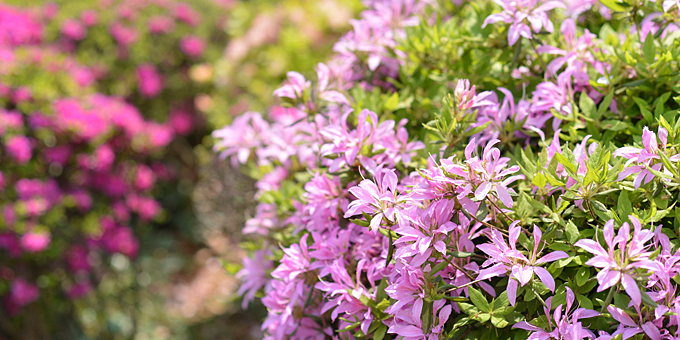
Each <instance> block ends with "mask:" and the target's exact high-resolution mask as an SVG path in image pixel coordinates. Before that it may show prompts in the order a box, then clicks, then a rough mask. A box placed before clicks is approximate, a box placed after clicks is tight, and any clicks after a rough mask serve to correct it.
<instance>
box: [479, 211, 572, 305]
mask: <svg viewBox="0 0 680 340" xmlns="http://www.w3.org/2000/svg"><path fill="white" fill-rule="evenodd" d="M518 224H519V221H515V222H513V223H512V225H510V229H509V230H508V233H509V235H510V236H509V239H508V243H509V246H508V244H506V243H505V240H503V237H502V236H501V234H500V233H499V232H498V231H496V230H492V231H491V241H492V243H485V244H480V245H478V246H477V248H479V250H481V251H483V252H484V253H485V254H487V255H489V259H488V260H486V261H485V262H484V264H483V266H484V267H488V268H486V269H484V270H482V271H481V272H480V273H479V276H478V277H477V280H486V279H488V278H491V277H494V276H498V275H503V274H507V273H508V272H509V273H510V280H509V281H508V288H507V292H508V299H509V300H510V304H511V305H513V306H514V305H515V300H516V297H517V284H518V283H520V284H521V285H522V286H524V285H526V284H527V283H529V281H531V280H532V279H533V277H534V274H536V275H537V276H538V278H539V279H540V280H541V282H543V283H544V284H545V285H546V286H547V287H548V289H550V290H551V291H553V292H554V291H555V280H554V279H553V277H552V275H551V274H550V273H549V272H548V270H546V269H545V268H543V267H539V266H538V265H540V264H543V263H548V262H553V261H557V260H559V259H564V258H568V257H569V255H568V254H567V253H565V252H563V251H554V252H552V253H550V254H547V255H544V256H543V257H541V258H538V254H540V253H541V252H542V250H543V249H542V248H541V249H540V250H539V246H540V244H541V239H542V237H543V233H542V232H541V229H540V228H538V227H537V226H535V225H534V249H533V251H532V252H530V256H529V257H527V256H525V255H524V254H522V252H520V251H519V250H517V248H516V244H517V239H518V238H519V234H520V233H521V227H520V226H518Z"/></svg>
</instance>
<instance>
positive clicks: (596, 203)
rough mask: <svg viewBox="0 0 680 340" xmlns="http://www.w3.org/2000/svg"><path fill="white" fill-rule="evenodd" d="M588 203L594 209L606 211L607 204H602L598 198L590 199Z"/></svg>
mask: <svg viewBox="0 0 680 340" xmlns="http://www.w3.org/2000/svg"><path fill="white" fill-rule="evenodd" d="M590 205H592V206H593V208H595V209H596V210H599V211H603V212H607V211H608V210H607V206H605V205H604V203H602V202H600V201H598V200H591V201H590Z"/></svg>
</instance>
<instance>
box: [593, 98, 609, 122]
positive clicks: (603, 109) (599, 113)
mask: <svg viewBox="0 0 680 340" xmlns="http://www.w3.org/2000/svg"><path fill="white" fill-rule="evenodd" d="M613 98H614V91H611V92H609V93H608V94H607V96H605V97H604V99H603V100H602V102H601V103H600V107H599V108H597V114H596V115H595V117H593V118H595V119H600V117H602V115H603V114H604V113H605V112H607V110H609V105H611V103H612V99H613Z"/></svg>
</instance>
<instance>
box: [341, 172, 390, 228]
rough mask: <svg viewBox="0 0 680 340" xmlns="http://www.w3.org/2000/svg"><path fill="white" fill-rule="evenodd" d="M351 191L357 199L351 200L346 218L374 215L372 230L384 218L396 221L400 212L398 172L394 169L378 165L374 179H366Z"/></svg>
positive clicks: (371, 224) (378, 225) (371, 223)
mask: <svg viewBox="0 0 680 340" xmlns="http://www.w3.org/2000/svg"><path fill="white" fill-rule="evenodd" d="M349 192H350V193H351V194H352V195H354V196H355V197H356V198H357V199H356V200H354V201H352V202H350V204H349V206H348V208H347V211H346V212H345V218H347V217H351V216H355V215H359V214H362V213H368V214H371V215H372V218H371V221H370V226H371V230H376V229H378V228H379V227H380V224H381V223H382V220H383V218H385V219H387V220H388V221H390V222H393V223H395V222H396V219H395V215H396V214H398V208H397V204H398V202H399V201H398V197H397V196H398V192H397V174H396V172H395V171H394V170H392V169H383V168H382V165H380V166H378V169H376V171H375V173H374V180H369V179H365V180H363V181H361V183H359V185H357V186H355V187H353V188H350V189H349Z"/></svg>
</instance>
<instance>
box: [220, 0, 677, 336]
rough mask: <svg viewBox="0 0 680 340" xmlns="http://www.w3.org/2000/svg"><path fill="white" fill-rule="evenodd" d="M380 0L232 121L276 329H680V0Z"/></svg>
mask: <svg viewBox="0 0 680 340" xmlns="http://www.w3.org/2000/svg"><path fill="white" fill-rule="evenodd" d="M365 4H366V6H367V9H366V10H365V11H363V12H362V13H361V16H360V18H359V19H358V20H355V21H353V22H352V27H353V28H352V30H351V31H349V32H348V33H347V34H345V35H344V36H343V37H342V38H340V40H339V41H338V42H337V43H336V44H335V47H334V51H335V52H336V55H335V56H334V57H333V58H332V59H330V60H329V61H328V62H327V63H323V64H319V65H318V66H317V75H316V77H311V79H307V78H306V77H304V76H303V75H302V74H300V73H297V72H289V73H288V79H287V81H286V82H285V83H284V84H283V86H282V87H280V88H279V89H277V90H276V91H274V92H273V96H274V97H277V98H278V99H279V103H280V105H276V106H274V107H272V108H271V109H270V110H268V112H266V113H265V114H261V113H257V112H248V113H246V114H243V115H241V116H239V117H237V118H235V119H234V122H233V123H232V124H231V125H228V126H225V127H224V128H222V129H220V130H217V131H215V132H214V133H213V137H214V138H215V140H216V143H215V149H216V150H217V151H218V152H219V154H220V155H221V157H223V158H226V159H228V161H229V162H230V163H231V164H232V165H234V166H238V167H241V168H242V169H243V170H244V171H245V172H246V173H248V174H250V175H251V176H252V177H253V178H255V179H257V181H258V182H257V188H258V193H257V195H256V197H257V200H258V202H259V205H258V207H257V211H256V214H255V215H254V216H253V217H252V218H251V219H250V220H249V221H248V222H247V223H246V225H245V228H244V230H243V231H244V233H247V234H250V235H251V238H250V241H249V242H247V243H244V245H243V246H244V248H245V249H247V250H249V252H250V256H249V257H248V258H246V259H244V261H243V264H242V267H241V269H240V271H239V272H238V274H237V276H238V277H239V278H240V279H241V280H242V284H241V288H240V293H241V294H243V297H244V300H243V303H244V306H246V305H248V304H249V303H254V300H256V299H257V300H258V301H260V302H261V303H262V304H263V305H264V306H265V307H266V308H267V311H268V315H267V317H266V319H265V320H264V322H263V324H262V329H263V330H264V331H265V338H267V339H377V340H380V339H427V340H432V339H496V338H499V339H527V338H529V339H603V340H606V339H628V338H635V339H653V340H657V339H675V338H677V337H678V336H680V329H678V327H679V320H678V313H679V312H680V299H679V298H678V295H677V294H678V289H677V288H678V284H680V276H679V274H680V266H678V264H677V263H678V255H677V254H678V253H677V251H678V246H679V245H678V234H677V232H678V227H680V215H678V209H677V207H676V204H677V199H678V195H679V193H678V185H679V184H680V156H679V155H678V152H679V151H678V141H679V140H680V139H679V138H680V116H679V113H680V112H679V111H678V108H679V107H680V105H679V104H680V96H678V94H679V93H680V88H679V87H678V85H677V84H678V80H680V72H679V71H680V65H678V63H677V60H679V59H678V57H679V54H680V42H679V41H678V39H677V38H678V37H679V35H680V32H679V31H678V26H677V23H678V19H679V15H680V3H678V2H677V1H658V2H655V1H639V0H622V1H619V0H602V1H599V2H598V1H590V0H586V1H572V0H569V1H544V0H526V1H506V0H496V1H493V2H491V1H483V0H479V1H453V2H450V1H406V0H404V1H401V0H385V1H366V2H365Z"/></svg>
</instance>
